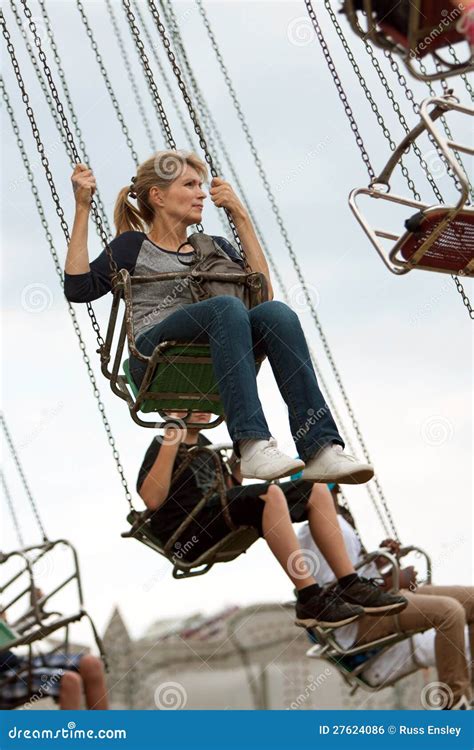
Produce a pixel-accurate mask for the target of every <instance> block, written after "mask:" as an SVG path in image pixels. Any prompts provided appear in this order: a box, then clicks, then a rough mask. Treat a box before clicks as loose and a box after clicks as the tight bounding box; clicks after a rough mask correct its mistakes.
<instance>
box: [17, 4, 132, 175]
mask: <svg viewBox="0 0 474 750" xmlns="http://www.w3.org/2000/svg"><path fill="white" fill-rule="evenodd" d="M21 1H22V2H23V0H21ZM76 7H77V9H78V11H79V14H80V16H81V19H82V23H83V24H84V28H85V30H86V34H87V36H88V38H89V41H90V43H91V47H92V50H93V52H94V55H95V59H96V61H97V64H98V66H99V68H100V72H101V73H102V77H103V79H104V83H105V86H106V88H107V91H108V93H109V96H110V100H111V102H112V105H113V108H114V110H115V114H116V115H117V119H118V121H119V123H120V127H121V128H122V132H123V134H124V136H125V140H126V141H127V146H128V148H129V150H130V154H131V156H132V159H133V161H134V162H135V164H136V165H138V163H139V159H138V154H137V152H136V151H135V147H134V145H133V141H132V139H131V137H130V133H129V131H128V128H127V125H126V123H125V119H124V117H123V114H122V110H121V109H120V105H119V103H118V100H117V97H116V95H115V92H114V89H113V87H112V84H111V82H110V78H109V76H108V73H107V70H106V67H105V65H104V61H103V59H102V55H101V54H100V51H99V47H98V45H97V42H96V40H95V39H94V34H93V33H92V29H91V26H90V24H89V21H88V20H87V16H86V13H85V10H84V6H83V5H82V2H81V0H76Z"/></svg>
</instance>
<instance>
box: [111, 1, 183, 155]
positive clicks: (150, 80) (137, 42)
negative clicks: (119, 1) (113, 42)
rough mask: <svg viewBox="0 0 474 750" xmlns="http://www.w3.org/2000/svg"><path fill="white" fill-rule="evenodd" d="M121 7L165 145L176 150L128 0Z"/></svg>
mask: <svg viewBox="0 0 474 750" xmlns="http://www.w3.org/2000/svg"><path fill="white" fill-rule="evenodd" d="M123 8H124V11H125V14H126V16H127V21H128V24H129V26H130V31H131V32H132V35H133V39H134V41H135V46H136V48H137V52H138V54H139V57H140V62H141V64H142V67H143V71H144V73H145V76H146V78H147V80H148V85H149V87H150V90H151V91H152V94H153V101H154V104H155V107H156V108H157V111H158V112H159V117H160V120H161V122H162V124H163V128H164V138H165V142H166V146H167V148H169V149H171V150H172V151H176V142H175V140H174V138H173V133H172V132H171V127H170V124H169V122H168V118H167V116H166V112H165V109H164V107H163V102H162V101H161V97H160V94H159V92H158V88H157V86H156V83H155V79H154V77H153V72H152V70H151V67H150V61H149V60H148V57H147V55H146V52H145V45H144V44H143V41H142V39H141V37H140V30H139V28H138V26H137V24H136V23H135V16H134V15H133V13H132V9H131V7H130V2H129V1H128V0H126V1H125V2H123Z"/></svg>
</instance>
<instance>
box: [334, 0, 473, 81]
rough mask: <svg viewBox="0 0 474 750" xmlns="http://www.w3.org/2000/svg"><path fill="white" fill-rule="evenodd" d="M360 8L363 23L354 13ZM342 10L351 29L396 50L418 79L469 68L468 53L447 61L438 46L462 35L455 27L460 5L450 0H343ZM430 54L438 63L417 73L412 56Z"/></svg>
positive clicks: (417, 57)
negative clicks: (463, 59)
mask: <svg viewBox="0 0 474 750" xmlns="http://www.w3.org/2000/svg"><path fill="white" fill-rule="evenodd" d="M362 11H363V12H364V13H365V16H366V23H365V26H364V25H363V24H362V21H361V20H359V16H358V13H360V12H362ZM343 12H344V13H345V14H346V16H347V18H348V20H349V23H350V25H351V27H352V29H353V30H354V31H355V32H356V33H357V34H358V35H359V36H360V37H361V38H362V39H363V40H364V41H365V40H367V39H370V41H371V42H373V43H374V44H375V45H377V46H378V47H380V48H382V49H385V50H390V51H392V52H397V53H398V54H400V55H401V56H402V57H403V58H404V60H405V64H406V65H407V67H408V69H409V70H410V72H411V73H412V74H413V75H414V76H415V77H416V78H418V79H420V80H424V81H434V80H438V79H440V78H444V77H449V76H452V75H456V74H458V73H465V72H468V71H469V70H472V68H473V62H472V56H470V58H469V59H468V60H466V62H462V63H459V62H450V61H447V60H445V59H443V58H442V57H440V56H439V55H438V50H441V49H443V48H444V47H448V46H449V45H452V44H457V43H458V42H465V41H466V38H465V36H464V35H463V34H462V33H461V32H460V31H458V29H457V24H458V22H459V21H460V19H461V9H459V8H458V9H456V8H455V7H454V6H453V5H452V3H451V2H450V0H402V1H401V2H400V1H399V2H392V1H391V0H345V2H344V6H343ZM428 55H431V56H432V57H433V58H434V60H436V61H437V62H438V64H439V66H440V69H439V70H437V71H433V72H432V73H421V72H420V71H419V70H418V69H417V68H415V67H414V65H413V63H414V62H415V61H416V60H422V59H423V58H425V57H427V56H428Z"/></svg>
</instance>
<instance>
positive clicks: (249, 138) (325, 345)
mask: <svg viewBox="0 0 474 750" xmlns="http://www.w3.org/2000/svg"><path fill="white" fill-rule="evenodd" d="M305 2H306V0H305ZM196 5H197V7H198V9H199V13H200V15H201V17H202V19H203V23H204V25H205V28H206V30H207V33H208V36H209V39H210V42H211V45H212V48H213V50H214V53H215V55H216V58H217V60H218V63H219V67H220V69H221V72H222V75H223V76H224V79H225V81H226V84H227V88H228V90H229V94H230V97H231V99H232V102H233V105H234V108H235V111H236V113H237V117H238V119H239V121H240V124H241V127H242V130H243V132H244V135H245V138H246V140H247V143H248V145H249V148H250V151H251V153H252V156H253V158H254V162H255V166H256V168H257V171H258V173H259V176H260V179H261V180H262V184H263V186H264V189H265V192H266V194H267V197H268V200H269V202H270V205H271V208H272V211H273V214H274V216H275V219H276V222H277V224H278V227H279V229H280V233H281V235H282V237H283V241H284V244H285V246H286V248H287V250H288V253H289V255H290V258H291V261H292V263H293V266H294V268H295V272H296V274H297V277H298V281H299V283H300V285H301V289H302V290H303V293H304V296H305V299H306V302H307V305H308V309H309V311H310V313H311V316H312V318H313V321H314V324H315V326H316V328H317V330H318V333H319V336H320V338H321V342H322V345H323V348H324V351H325V354H326V356H327V358H328V362H329V364H330V366H331V369H332V371H333V374H334V378H335V380H336V383H337V385H338V388H339V390H340V393H341V395H342V398H343V401H344V404H345V406H346V408H347V412H348V414H349V417H350V420H351V423H352V426H353V428H354V431H355V433H356V435H357V438H358V440H359V443H360V446H361V449H362V451H363V454H364V457H365V459H366V460H367V461H368V462H369V463H370V462H371V459H370V456H369V452H368V449H367V446H366V444H365V441H364V438H363V435H362V432H361V429H360V426H359V423H358V421H357V419H356V416H355V414H354V411H353V409H352V406H351V403H350V401H349V398H348V395H347V393H346V390H345V388H344V385H343V382H342V379H341V375H340V373H339V370H338V368H337V366H336V363H335V361H334V357H333V355H332V352H331V349H330V347H329V343H328V341H327V338H326V335H325V333H324V330H323V328H322V325H321V322H320V320H319V318H318V315H317V313H316V309H315V307H314V302H313V300H312V298H311V295H310V294H309V290H308V286H307V284H306V279H305V278H304V275H303V272H302V270H301V266H300V264H299V261H298V258H297V256H296V253H295V251H294V249H293V246H292V243H291V240H290V238H289V235H288V232H287V230H286V227H285V224H284V222H283V218H282V216H281V213H280V209H279V207H278V205H277V202H276V199H275V195H274V194H273V191H272V189H271V186H270V183H269V181H268V177H267V174H266V172H265V170H264V168H263V164H262V162H261V159H260V156H259V154H258V151H257V149H256V147H255V143H254V140H253V138H252V135H251V133H250V128H249V126H248V124H247V121H246V119H245V116H244V113H243V111H242V107H241V105H240V102H239V100H238V98H237V94H236V92H235V89H234V86H233V83H232V80H231V78H230V75H229V72H228V70H227V68H226V66H225V63H224V59H223V57H222V54H221V51H220V49H219V46H218V44H217V42H216V39H215V36H214V33H213V31H212V28H211V25H210V22H209V19H208V18H207V14H206V11H205V9H204V7H203V4H202V0H196ZM311 11H312V13H313V15H314V11H313V9H312V6H311ZM308 12H310V11H309V9H308ZM314 18H315V20H316V16H315V15H314ZM316 25H317V29H318V30H319V35H320V41H321V44H322V46H323V45H324V47H325V49H326V50H327V52H328V54H329V50H328V48H327V45H326V42H325V40H324V37H323V36H322V33H321V30H320V28H319V24H318V23H317V21H316ZM316 33H318V31H317V32H316ZM330 59H331V60H332V58H330ZM333 65H334V64H333ZM334 71H335V68H334ZM335 72H336V71H335ZM336 76H337V72H336ZM344 96H345V94H344ZM346 101H347V98H346ZM347 106H348V107H349V103H348V102H347ZM351 112H352V110H351ZM353 123H354V124H353V126H352V129H353V130H354V133H358V132H359V131H358V128H357V124H356V122H355V119H354V118H353ZM361 140H362V139H361ZM362 147H363V142H362ZM363 152H364V153H365V154H366V159H367V161H366V165H367V168H368V170H369V175H370V176H371V177H372V179H374V178H375V172H374V171H373V169H372V167H371V165H370V158H369V156H368V154H367V152H366V151H365V148H363ZM374 484H375V487H376V488H377V492H378V494H379V496H380V498H381V500H382V502H383V504H384V507H385V506H386V505H387V503H386V500H385V498H384V493H383V490H382V487H381V485H380V482H379V481H378V479H377V478H375V479H374ZM386 512H387V517H388V518H389V520H390V524H391V527H392V529H393V534H394V536H397V532H396V528H395V524H394V522H393V518H392V517H391V514H390V510H389V509H388V506H387V511H386Z"/></svg>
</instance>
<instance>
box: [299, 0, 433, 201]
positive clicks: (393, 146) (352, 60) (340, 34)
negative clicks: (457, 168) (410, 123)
mask: <svg viewBox="0 0 474 750" xmlns="http://www.w3.org/2000/svg"><path fill="white" fill-rule="evenodd" d="M306 5H307V6H308V5H311V2H310V0H306ZM324 5H325V7H326V9H327V11H328V13H329V15H330V17H331V20H332V22H333V25H334V28H335V30H336V33H337V35H338V37H339V39H340V42H341V44H342V46H343V47H344V51H345V53H346V55H347V57H348V59H349V61H350V63H351V65H352V67H353V68H354V72H355V74H356V76H357V78H358V81H359V83H360V86H361V87H362V90H363V91H364V94H365V96H366V99H367V100H368V102H369V104H370V107H371V109H372V112H373V113H374V115H375V117H376V119H377V122H378V124H379V126H380V128H381V130H382V133H383V135H384V137H385V138H386V140H387V141H388V143H389V146H390V149H391V150H392V151H395V150H396V148H397V144H396V143H395V141H394V140H393V138H392V136H391V133H390V130H389V129H388V127H387V125H386V124H385V121H384V119H383V116H382V114H381V112H380V110H379V108H378V106H377V103H376V101H375V99H374V98H373V96H372V93H371V91H370V89H369V87H368V85H367V82H366V80H365V78H364V76H363V75H362V73H361V70H360V68H359V66H358V64H357V61H356V59H355V57H354V55H353V53H352V50H351V48H350V47H349V45H348V43H347V39H346V37H345V36H344V33H343V31H342V28H341V25H340V24H339V22H338V20H337V18H336V16H335V14H334V11H333V10H332V8H331V6H330V4H329V2H328V0H324ZM313 14H314V18H316V14H315V13H314V11H313ZM313 25H314V22H313ZM399 165H400V169H401V171H402V174H403V176H404V177H405V180H406V182H407V185H408V188H409V189H410V190H411V192H412V195H413V197H414V198H415V200H421V195H420V193H419V192H418V191H417V189H416V187H415V183H414V181H413V180H412V178H411V177H410V174H409V172H408V169H407V167H406V166H405V164H404V163H403V159H400V162H399Z"/></svg>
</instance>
